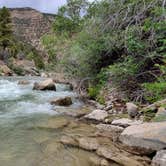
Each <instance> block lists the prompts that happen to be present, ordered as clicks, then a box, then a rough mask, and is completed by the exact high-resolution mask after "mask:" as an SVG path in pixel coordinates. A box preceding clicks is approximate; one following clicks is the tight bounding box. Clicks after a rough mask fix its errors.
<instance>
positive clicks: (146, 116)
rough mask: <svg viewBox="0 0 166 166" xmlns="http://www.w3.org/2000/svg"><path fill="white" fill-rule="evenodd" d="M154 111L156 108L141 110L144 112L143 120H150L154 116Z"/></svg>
mask: <svg viewBox="0 0 166 166" xmlns="http://www.w3.org/2000/svg"><path fill="white" fill-rule="evenodd" d="M156 112H157V110H153V109H147V110H145V111H144V112H143V114H144V121H146V122H149V121H151V120H152V119H153V118H154V117H155V115H156Z"/></svg>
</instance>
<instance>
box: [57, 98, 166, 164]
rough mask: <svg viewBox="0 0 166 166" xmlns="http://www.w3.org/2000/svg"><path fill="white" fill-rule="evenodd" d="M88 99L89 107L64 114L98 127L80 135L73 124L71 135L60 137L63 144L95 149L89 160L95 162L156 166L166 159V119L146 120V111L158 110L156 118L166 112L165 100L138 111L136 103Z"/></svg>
mask: <svg viewBox="0 0 166 166" xmlns="http://www.w3.org/2000/svg"><path fill="white" fill-rule="evenodd" d="M87 101H88V100H87ZM87 103H88V105H87V106H88V111H87V108H86V109H81V110H79V111H76V112H65V113H64V115H65V116H69V117H72V118H74V120H75V121H76V122H77V123H78V124H79V123H81V124H82V125H83V124H84V125H88V126H89V128H90V127H92V126H93V128H95V131H94V132H90V133H89V134H88V135H86V134H85V135H84V134H83V135H78V133H75V132H74V131H75V129H74V128H75V127H74V128H73V131H72V132H71V133H70V134H69V135H68V134H66V133H65V134H64V135H63V136H62V137H61V138H60V142H61V143H62V144H63V145H67V146H68V147H69V148H71V147H72V148H76V149H78V148H79V149H83V150H86V151H89V152H91V153H92V152H93V153H94V154H95V155H96V156H95V157H94V158H90V161H91V162H93V164H94V165H111V164H112V163H114V164H117V165H118V164H119V165H124V166H130V165H131V166H137V165H138V166H139V165H140V166H148V165H154V166H155V165H161V164H163V162H164V163H165V159H164V154H165V151H164V149H165V148H166V135H165V132H164V131H165V129H166V122H165V120H163V121H162V122H155V121H154V122H153V121H151V122H149V123H147V122H146V121H145V117H146V114H145V112H147V111H149V110H151V111H152V110H157V111H156V115H154V119H155V118H156V117H157V116H158V118H159V116H162V118H163V117H165V116H166V110H165V108H164V107H163V106H164V104H165V100H163V101H161V102H158V103H154V104H153V105H151V106H148V107H145V108H141V110H142V111H144V112H142V111H139V108H138V106H136V105H135V104H133V103H126V104H124V103H123V105H122V103H118V102H113V103H111V102H110V103H109V104H107V105H100V104H99V103H96V102H95V101H88V102H87ZM115 103H116V104H115ZM119 105H120V106H119ZM124 105H126V106H124ZM119 110H120V111H119ZM161 111H162V113H161ZM152 119H153V117H152ZM78 124H77V125H78ZM67 126H68V125H67ZM67 126H65V128H66V129H67V128H68V127H67ZM69 126H70V125H69ZM76 128H77V127H76ZM77 129H79V127H78V128H77ZM76 131H77V130H76ZM73 133H75V134H73ZM156 153H157V155H156ZM161 153H162V154H161ZM159 154H160V155H159ZM161 155H162V158H160V159H159V157H158V156H161Z"/></svg>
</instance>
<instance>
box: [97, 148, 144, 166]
mask: <svg viewBox="0 0 166 166" xmlns="http://www.w3.org/2000/svg"><path fill="white" fill-rule="evenodd" d="M97 154H98V155H99V156H102V157H104V158H106V159H109V160H112V161H115V162H116V163H118V164H120V165H123V166H145V165H144V164H143V163H141V162H139V161H137V160H136V159H134V158H132V157H131V156H128V155H124V154H123V153H122V152H120V151H117V150H114V149H111V148H109V147H107V146H101V147H99V148H98V150H97Z"/></svg>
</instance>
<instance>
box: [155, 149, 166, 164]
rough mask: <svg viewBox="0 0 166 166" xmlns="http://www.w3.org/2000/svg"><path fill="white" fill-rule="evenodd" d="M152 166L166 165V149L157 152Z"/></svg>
mask: <svg viewBox="0 0 166 166" xmlns="http://www.w3.org/2000/svg"><path fill="white" fill-rule="evenodd" d="M152 166H166V150H161V151H158V152H157V154H156V155H155V157H154V158H153V160H152Z"/></svg>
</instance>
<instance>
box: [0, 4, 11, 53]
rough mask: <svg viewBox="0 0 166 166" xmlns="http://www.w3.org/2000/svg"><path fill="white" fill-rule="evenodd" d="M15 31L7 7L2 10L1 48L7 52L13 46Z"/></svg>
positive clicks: (0, 17) (0, 21)
mask: <svg viewBox="0 0 166 166" xmlns="http://www.w3.org/2000/svg"><path fill="white" fill-rule="evenodd" d="M12 41H13V31H12V21H11V17H10V12H9V10H8V9H7V8H6V7H3V8H2V9H1V10H0V47H1V48H2V49H3V50H5V49H6V48H7V47H10V46H11V45H12Z"/></svg>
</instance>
